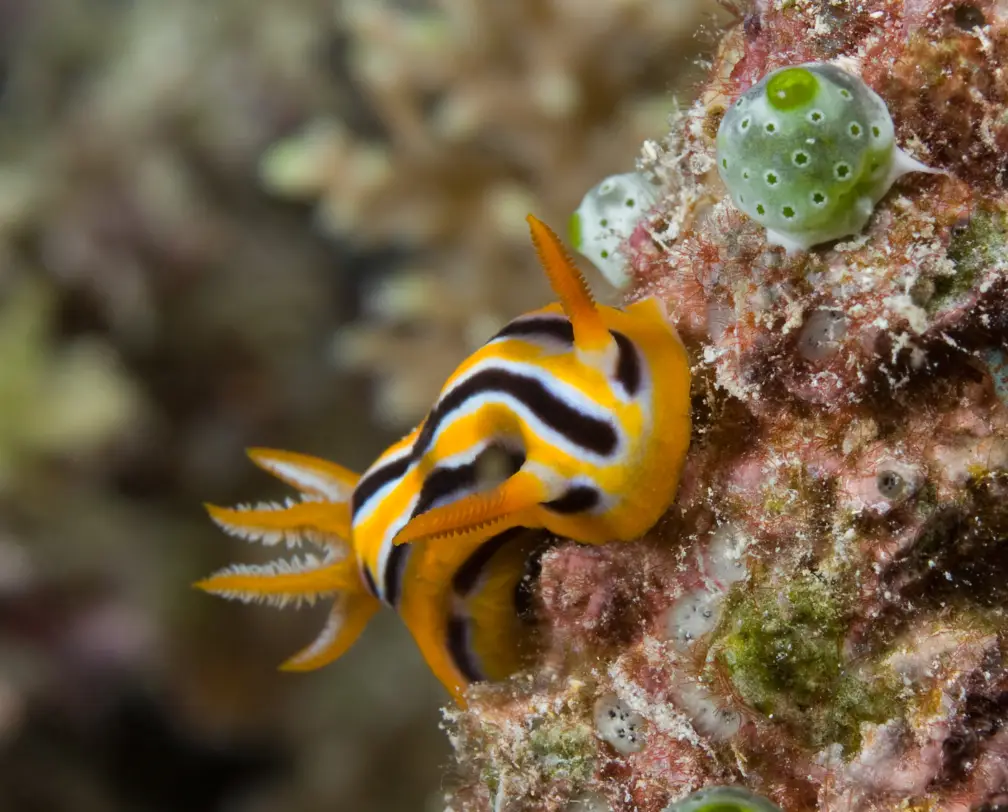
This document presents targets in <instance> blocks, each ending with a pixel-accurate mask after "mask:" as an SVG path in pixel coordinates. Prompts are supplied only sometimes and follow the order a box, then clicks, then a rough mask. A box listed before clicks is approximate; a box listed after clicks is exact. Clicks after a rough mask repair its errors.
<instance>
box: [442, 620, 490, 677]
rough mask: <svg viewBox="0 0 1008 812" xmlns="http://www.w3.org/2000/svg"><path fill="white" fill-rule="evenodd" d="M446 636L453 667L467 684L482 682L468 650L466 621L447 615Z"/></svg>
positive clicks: (476, 664)
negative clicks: (467, 681)
mask: <svg viewBox="0 0 1008 812" xmlns="http://www.w3.org/2000/svg"><path fill="white" fill-rule="evenodd" d="M447 635H448V639H447V641H446V643H447V645H448V654H449V655H450V656H451V658H452V660H453V661H454V663H455V667H456V668H457V669H458V670H459V671H460V672H461V673H462V676H463V677H465V678H466V679H467V680H469V682H482V681H483V680H484V679H485V677H484V676H483V671H482V669H481V668H480V667H479V664H478V663H477V662H476V661H475V657H474V656H473V652H472V651H471V649H470V648H469V623H468V622H467V620H466V619H465V618H464V617H461V616H459V615H457V614H454V613H453V614H451V615H449V616H448V629H447Z"/></svg>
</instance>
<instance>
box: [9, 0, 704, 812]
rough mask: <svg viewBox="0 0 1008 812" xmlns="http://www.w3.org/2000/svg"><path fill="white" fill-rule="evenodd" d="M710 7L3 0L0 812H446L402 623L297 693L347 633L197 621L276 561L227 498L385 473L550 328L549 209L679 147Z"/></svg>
mask: <svg viewBox="0 0 1008 812" xmlns="http://www.w3.org/2000/svg"><path fill="white" fill-rule="evenodd" d="M714 6H715V4H714V0H386V2H382V1H381V0H360V1H359V2H341V0H282V2H281V1H280V0H277V1H276V2H268V1H267V0H0V812H62V810H68V812H69V810H73V812H117V811H118V810H158V811H159V810H172V811H174V810H186V812H213V811H215V810H227V811H228V812H267V810H283V812H302V811H303V812H309V811H310V810H327V812H339V811H340V810H424V809H429V810H440V809H441V808H443V805H440V804H439V801H440V795H439V787H440V785H441V782H442V781H444V780H450V769H449V767H448V765H449V750H448V743H447V740H446V737H445V735H444V732H443V731H442V730H440V729H439V722H440V713H439V707H440V706H441V705H442V704H443V703H444V702H445V701H446V696H445V694H443V692H442V689H441V687H440V685H439V684H438V683H437V682H436V681H435V680H434V679H433V677H431V676H430V675H429V674H428V672H427V670H426V668H425V667H424V665H423V663H422V661H421V660H420V657H419V655H418V654H417V652H416V650H415V647H414V646H413V645H412V642H411V640H410V639H409V637H408V635H407V633H406V632H405V630H404V629H403V628H401V627H400V626H399V624H398V621H397V620H396V618H395V617H394V616H392V615H391V613H383V615H382V616H381V617H380V618H379V619H378V620H376V621H374V622H373V623H372V624H371V626H370V627H369V628H368V630H367V633H366V634H365V635H364V638H363V639H362V641H361V642H360V643H359V644H358V645H357V646H356V647H355V648H354V649H353V650H352V651H351V652H350V654H348V655H347V656H346V657H345V658H344V659H343V660H341V661H340V662H339V663H337V664H335V665H333V666H331V667H329V668H326V669H324V670H322V671H319V672H315V673H312V674H308V675H303V676H295V675H283V674H279V673H277V671H276V665H277V664H278V663H279V662H281V661H282V660H283V659H285V658H286V657H287V656H289V655H290V654H292V653H293V652H294V651H296V650H297V649H299V648H301V647H302V646H303V645H305V644H307V643H308V642H309V641H310V640H311V639H312V638H313V637H314V635H315V634H316V633H317V631H318V630H319V629H320V627H321V623H322V617H323V615H324V614H325V611H326V610H325V608H324V607H317V608H316V610H314V611H311V610H303V611H301V612H293V611H290V612H276V611H274V610H271V609H268V608H261V607H246V606H241V605H233V604H227V603H225V602H223V601H220V600H217V599H213V598H210V597H207V596H205V595H202V594H199V593H196V592H194V591H192V590H191V589H190V588H189V584H190V582H191V581H193V580H194V579H196V578H198V577H200V576H202V575H205V574H206V573H208V572H209V571H211V570H212V569H215V568H217V567H218V566H221V565H223V564H225V563H226V562H230V561H235V560H245V561H252V560H255V559H256V556H257V554H259V551H258V550H256V549H253V548H251V547H248V546H247V545H241V544H239V543H237V542H235V541H234V540H232V539H229V538H227V537H225V536H224V535H223V534H221V533H219V532H217V531H216V530H215V529H214V528H213V527H212V526H211V524H210V522H209V521H207V519H206V518H205V515H204V513H203V512H202V508H201V503H202V502H203V501H213V502H216V503H220V504H229V503H232V502H236V501H252V500H256V499H261V498H262V499H265V498H276V497H278V496H281V495H282V494H283V493H284V491H283V488H282V486H280V485H279V483H274V482H272V481H270V480H269V479H268V478H267V477H266V476H265V475H264V474H262V473H261V472H258V471H257V470H256V469H255V468H254V467H253V466H252V465H251V464H250V463H249V462H248V461H247V459H246V458H245V456H244V454H243V449H244V448H245V447H246V446H248V445H269V446H276V447H281V448H289V449H293V450H298V451H304V452H308V453H312V454H316V455H319V456H325V457H329V458H332V459H334V460H337V461H339V462H341V463H343V464H346V465H348V466H351V467H353V468H356V469H363V468H364V467H366V465H367V464H369V463H370V461H371V460H372V459H373V458H374V457H375V456H376V455H377V453H378V452H379V451H381V450H382V448H383V447H384V446H385V445H386V444H387V443H388V442H390V441H391V440H393V439H395V438H396V437H398V436H400V435H401V434H402V433H404V432H405V430H407V429H408V428H410V426H411V425H412V424H413V423H414V422H415V421H416V420H418V419H419V418H420V417H421V416H422V415H423V413H424V412H425V410H426V408H427V407H428V406H429V405H430V402H431V401H432V399H433V397H434V395H435V393H436V392H437V390H438V388H439V386H440V383H441V382H442V380H443V379H444V377H445V376H446V375H447V374H448V373H449V372H450V371H451V369H453V368H454V366H455V365H456V364H457V363H458V362H459V361H460V360H461V359H462V358H463V357H464V356H465V355H466V354H467V353H469V352H470V351H472V350H473V349H474V348H475V347H476V346H478V345H479V344H480V343H481V342H482V340H484V339H485V338H486V337H487V336H488V335H489V334H490V333H492V332H493V331H494V330H495V329H497V328H498V327H499V326H501V325H502V324H503V323H505V322H506V321H507V320H508V319H509V318H511V317H513V316H515V315H517V314H518V313H520V312H522V311H524V310H527V309H530V308H532V307H537V306H540V305H541V304H543V303H545V302H546V301H547V300H548V298H549V294H548V290H547V289H546V285H545V283H544V281H543V280H542V279H541V276H540V272H539V270H538V268H537V266H536V264H535V262H534V260H533V257H532V253H531V250H530V246H529V244H528V238H527V232H526V226H525V222H524V216H525V214H526V213H527V212H529V211H533V212H535V213H536V214H537V215H539V216H540V217H542V218H544V219H545V220H546V221H547V222H550V223H551V224H553V225H554V227H556V228H558V230H561V229H562V228H563V227H564V224H565V223H566V220H567V217H568V215H569V213H570V212H571V211H572V210H573V209H574V208H575V207H576V206H577V204H578V202H579V201H580V199H581V196H582V195H583V194H584V192H585V191H587V189H588V188H590V187H591V186H593V185H594V184H595V183H597V182H598V181H599V180H601V178H602V177H604V176H605V175H607V174H610V173H612V172H617V171H626V170H629V169H631V168H632V167H633V163H634V159H635V157H636V155H637V152H638V149H639V147H640V143H641V141H642V140H644V139H645V138H660V137H661V136H662V135H663V134H664V131H665V129H666V120H667V116H668V114H669V113H670V112H671V110H672V109H673V107H674V102H673V97H676V98H678V99H679V100H680V102H681V103H688V102H689V100H690V98H691V97H692V95H693V94H694V88H695V86H696V83H697V82H698V81H699V79H700V77H701V76H702V75H703V68H702V56H701V55H702V54H704V53H705V52H709V51H710V49H711V48H712V46H713V43H714V42H715V37H716V31H717V23H716V21H715V17H714V16H713V15H714V13H715V7H714ZM593 281H595V282H596V284H598V285H600V286H601V285H602V284H604V283H602V282H600V281H598V278H597V277H595V278H593ZM446 775H447V778H446V777H445V776H446Z"/></svg>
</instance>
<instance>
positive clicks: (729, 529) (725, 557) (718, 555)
mask: <svg viewBox="0 0 1008 812" xmlns="http://www.w3.org/2000/svg"><path fill="white" fill-rule="evenodd" d="M749 543H750V538H749V537H748V536H747V535H746V534H745V533H743V532H741V531H740V530H739V529H738V527H736V526H735V525H733V524H725V525H722V526H721V527H719V528H718V529H717V530H716V531H714V535H712V536H711V539H710V541H709V542H708V543H707V549H706V550H705V551H704V554H703V568H704V574H705V575H706V576H707V580H708V581H710V582H711V585H712V586H714V587H716V588H717V589H720V590H724V591H727V590H728V589H729V588H730V587H731V585H732V584H734V583H737V582H738V581H742V580H744V579H745V578H746V576H747V575H748V574H749V570H748V568H747V567H746V560H745V552H746V549H747V548H748V547H749Z"/></svg>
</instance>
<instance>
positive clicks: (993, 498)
mask: <svg viewBox="0 0 1008 812" xmlns="http://www.w3.org/2000/svg"><path fill="white" fill-rule="evenodd" d="M735 11H736V12H737V18H736V21H735V24H734V25H733V27H731V28H730V29H729V30H728V31H727V32H726V34H725V38H724V41H723V42H722V44H721V46H720V49H719V52H718V56H717V59H716V61H715V63H714V65H713V66H712V70H711V75H710V79H709V83H708V85H707V86H706V87H705V89H704V91H703V93H702V94H701V95H700V98H699V101H698V102H697V103H696V104H694V105H693V106H692V107H691V108H690V109H689V110H686V111H682V112H681V113H677V114H675V115H674V116H673V119H672V121H671V131H670V132H669V133H668V135H667V137H666V138H665V139H664V140H662V141H661V142H648V143H646V144H645V145H644V148H643V154H642V158H641V160H640V163H639V166H638V169H639V170H640V171H641V172H644V173H646V174H649V175H651V176H653V177H655V178H656V179H657V180H658V181H659V182H660V185H659V187H658V188H659V190H660V195H659V201H658V203H657V204H656V206H655V207H654V208H653V209H652V210H651V211H650V212H649V213H648V214H647V215H646V216H645V217H644V219H642V220H641V222H640V223H639V224H638V226H637V228H636V230H635V231H634V232H633V234H632V236H631V237H630V238H629V240H628V241H627V244H626V245H624V246H623V249H622V250H623V252H624V254H625V255H626V256H627V257H629V258H630V276H631V278H632V280H633V281H632V286H631V289H630V294H629V298H631V299H633V298H636V297H639V296H645V295H654V296H659V297H660V298H661V299H662V300H664V301H665V302H666V303H667V305H668V307H669V309H670V311H671V312H672V313H673V314H674V318H675V319H676V321H677V324H678V328H679V330H680V333H681V335H682V336H683V339H684V341H685V342H686V344H687V347H688V349H689V351H690V352H691V354H692V357H693V359H694V363H695V367H694V380H693V386H694V391H693V409H694V436H693V441H692V448H691V450H690V454H689V458H688V461H687V463H686V470H685V473H684V478H683V484H682V487H681V488H680V491H679V495H678V498H677V501H676V503H675V505H674V506H673V508H672V510H671V511H670V512H669V514H668V515H667V516H666V518H665V519H664V520H663V522H661V523H660V524H659V526H658V527H656V528H655V529H654V530H653V531H652V532H651V533H650V534H649V536H648V537H647V538H645V539H643V540H641V541H640V542H635V543H631V544H612V545H607V546H603V547H584V546H578V545H573V544H569V543H559V544H558V545H556V546H555V547H553V548H552V549H551V550H550V551H549V552H547V553H546V554H545V555H544V556H543V559H542V572H541V576H540V589H539V596H538V600H539V603H540V606H539V608H540V612H541V615H542V617H543V621H544V627H545V629H544V631H545V635H546V638H547V640H548V641H549V642H548V645H547V650H546V651H545V653H544V655H543V660H542V662H541V663H540V666H539V667H538V668H537V669H536V670H535V671H533V672H531V673H526V674H523V675H519V676H517V677H515V678H514V679H512V680H511V681H510V682H508V683H505V684H498V685H485V686H478V687H477V688H476V689H474V690H473V691H472V692H471V695H470V703H469V707H468V709H466V710H464V711H450V712H448V713H447V722H446V726H447V728H448V731H449V734H450V737H451V740H452V743H453V745H454V747H455V750H456V760H457V766H456V768H455V772H454V775H453V776H452V788H451V789H450V790H449V792H448V795H447V800H446V805H447V808H448V809H450V810H453V812H475V811H476V810H490V809H493V810H563V809H584V810H588V809H598V810H605V809H612V810H628V811H629V810H640V811H641V812H658V810H662V809H664V808H666V807H667V806H668V805H669V804H671V803H675V802H676V801H678V800H680V799H682V798H683V797H685V796H687V795H689V794H690V793H691V792H694V791H696V790H698V789H702V788H705V787H710V786H713V785H737V786H742V787H745V788H747V789H748V790H751V791H752V792H755V793H758V794H759V795H761V796H764V797H765V798H767V799H769V800H770V801H772V802H773V803H775V804H777V805H779V806H780V807H781V808H782V809H783V810H785V811H786V812H792V811H797V810H831V811H832V812H837V811H838V810H843V811H844V812H855V811H860V810H865V812H868V811H869V810H879V811H880V812H881V810H897V809H903V810H921V811H923V810H928V811H929V812H938V810H942V811H943V812H953V810H954V811H955V812H959V811H960V810H961V811H962V812H997V811H1000V812H1003V811H1004V810H1006V809H1008V615H1006V610H1008V501H1006V496H1008V405H1006V404H1008V387H1006V383H1005V382H1006V371H1005V370H1006V364H1008V362H1006V355H1005V353H1006V351H1008V307H1006V305H1008V249H1006V245H1008V4H1006V3H1004V2H991V1H990V0H979V1H978V2H974V3H970V4H963V3H944V2H935V0H906V2H903V1H902V0H857V1H855V0H849V1H847V0H764V1H763V2H754V3H751V4H745V5H743V4H739V6H738V7H737V8H735ZM807 62H832V63H834V64H837V65H839V66H840V67H842V68H843V69H844V70H846V71H848V72H849V73H851V74H853V75H855V76H859V77H861V78H862V79H863V80H864V82H865V83H867V85H868V86H869V87H871V88H872V89H873V90H874V91H875V92H876V93H878V94H879V96H880V97H881V98H882V99H883V100H884V101H885V103H886V105H887V107H888V109H889V112H890V113H891V115H892V118H893V122H894V126H895V136H896V141H897V143H898V144H899V145H900V147H901V148H902V149H904V150H905V151H906V152H907V153H908V154H909V155H910V156H912V157H913V158H914V159H916V160H918V161H920V162H922V163H924V164H926V165H928V166H930V167H933V168H935V169H937V170H940V171H941V173H942V174H934V175H927V174H911V175H907V176H906V177H904V178H902V179H900V180H899V181H898V182H897V183H896V184H895V185H894V187H893V188H892V189H891V190H890V191H889V192H888V194H886V195H885V197H884V198H883V199H882V200H881V201H880V202H879V203H878V205H877V206H876V207H875V210H874V212H873V213H872V215H871V218H870V219H869V221H868V224H867V226H866V228H865V229H864V231H863V232H862V233H860V234H859V235H857V236H855V237H852V238H846V239H845V240H844V241H842V242H834V243H827V244H825V245H821V246H817V247H816V248H814V249H812V250H810V251H806V252H797V253H794V254H791V255H788V254H786V253H785V251H784V250H783V249H782V248H780V247H775V246H771V245H769V244H768V241H767V234H766V231H765V230H764V229H763V228H762V227H761V226H759V225H758V224H757V223H756V222H754V221H753V220H751V219H750V218H748V217H747V216H746V215H745V214H743V213H742V212H740V211H739V210H738V209H737V208H735V206H734V205H733V204H732V202H731V200H730V199H729V198H728V196H727V193H726V190H725V189H724V187H723V186H722V184H721V181H720V179H719V177H718V173H717V171H716V167H715V165H714V156H715V144H714V138H715V135H716V133H717V130H718V125H719V123H720V120H721V117H722V116H723V115H724V113H725V110H726V109H727V108H728V107H729V105H731V104H732V103H733V102H734V100H735V99H737V98H738V96H739V95H740V94H741V93H743V92H745V91H746V90H747V89H748V88H749V87H751V86H752V85H754V84H755V83H756V82H758V81H759V80H760V79H761V78H762V77H763V76H765V75H766V74H767V73H769V72H770V71H772V70H774V69H776V68H779V67H781V66H784V65H789V64H801V63H807Z"/></svg>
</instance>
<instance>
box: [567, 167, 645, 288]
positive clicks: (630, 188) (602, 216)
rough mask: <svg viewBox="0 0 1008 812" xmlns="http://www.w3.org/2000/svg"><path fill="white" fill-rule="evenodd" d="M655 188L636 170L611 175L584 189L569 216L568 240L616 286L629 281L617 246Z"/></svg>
mask: <svg viewBox="0 0 1008 812" xmlns="http://www.w3.org/2000/svg"><path fill="white" fill-rule="evenodd" d="M657 199H658V196H657V190H656V187H655V186H654V185H653V184H651V183H649V182H648V181H647V179H646V178H645V177H644V176H643V175H641V174H640V173H639V172H626V173H624V174H622V175H612V176H610V177H608V178H606V179H605V180H603V181H602V182H601V183H600V184H599V185H598V186H596V187H595V188H594V189H592V190H591V191H589V192H588V194H586V195H585V196H584V199H583V200H582V201H581V205H580V206H578V208H577V211H575V212H574V214H572V215H571V218H570V233H569V237H570V242H571V245H573V246H574V248H575V249H576V250H577V251H578V252H580V253H581V254H582V255H584V256H585V257H587V258H588V259H589V260H591V262H592V264H593V265H594V266H595V267H596V268H598V269H599V271H601V272H602V275H603V276H604V277H605V278H606V279H608V280H609V282H611V283H612V284H613V285H614V286H616V287H617V288H624V287H626V286H627V284H629V282H630V275H629V273H628V272H627V258H626V257H625V256H624V255H623V253H622V252H621V251H620V245H621V244H622V243H623V241H624V240H626V239H627V238H628V237H629V236H630V235H631V234H632V233H633V230H634V229H635V228H636V227H637V223H639V222H640V219H641V218H642V217H643V216H644V214H645V213H646V212H647V211H648V210H649V209H650V208H651V207H652V206H654V205H655V203H656V202H657Z"/></svg>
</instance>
